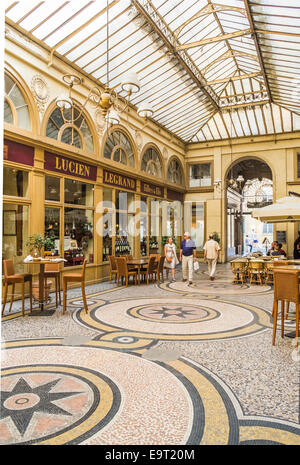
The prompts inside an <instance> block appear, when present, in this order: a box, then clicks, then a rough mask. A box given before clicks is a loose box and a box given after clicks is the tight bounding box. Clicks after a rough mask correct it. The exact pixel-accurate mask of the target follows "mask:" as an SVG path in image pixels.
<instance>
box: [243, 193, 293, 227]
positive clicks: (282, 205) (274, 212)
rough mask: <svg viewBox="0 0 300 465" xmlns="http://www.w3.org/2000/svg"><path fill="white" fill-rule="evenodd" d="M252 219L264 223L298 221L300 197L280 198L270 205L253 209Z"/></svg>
mask: <svg viewBox="0 0 300 465" xmlns="http://www.w3.org/2000/svg"><path fill="white" fill-rule="evenodd" d="M252 217H253V218H256V219H257V220H260V221H263V222H265V223H286V222H295V221H300V197H292V196H291V197H282V198H281V199H278V200H277V201H276V202H275V203H272V204H271V205H268V206H266V207H262V208H255V209H254V210H253V211H252Z"/></svg>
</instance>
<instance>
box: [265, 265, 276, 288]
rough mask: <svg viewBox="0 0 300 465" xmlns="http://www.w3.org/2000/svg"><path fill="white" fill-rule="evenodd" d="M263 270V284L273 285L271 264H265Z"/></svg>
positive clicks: (272, 267) (272, 266)
mask: <svg viewBox="0 0 300 465" xmlns="http://www.w3.org/2000/svg"><path fill="white" fill-rule="evenodd" d="M264 268H265V284H273V281H274V274H273V269H274V264H273V262H270V263H269V262H266V263H265V266H264Z"/></svg>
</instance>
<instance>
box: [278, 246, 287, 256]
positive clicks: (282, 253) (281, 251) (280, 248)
mask: <svg viewBox="0 0 300 465" xmlns="http://www.w3.org/2000/svg"><path fill="white" fill-rule="evenodd" d="M278 247H279V252H280V253H281V255H284V256H285V257H286V252H285V250H283V248H282V244H278Z"/></svg>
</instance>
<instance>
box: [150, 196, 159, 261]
mask: <svg viewBox="0 0 300 465" xmlns="http://www.w3.org/2000/svg"><path fill="white" fill-rule="evenodd" d="M161 225H162V216H161V208H160V201H159V200H156V199H150V236H149V253H161V252H162V231H161Z"/></svg>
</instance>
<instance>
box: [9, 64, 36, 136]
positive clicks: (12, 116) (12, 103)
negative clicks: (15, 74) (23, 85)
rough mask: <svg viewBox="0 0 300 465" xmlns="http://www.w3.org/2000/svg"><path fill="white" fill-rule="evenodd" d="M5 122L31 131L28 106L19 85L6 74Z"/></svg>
mask: <svg viewBox="0 0 300 465" xmlns="http://www.w3.org/2000/svg"><path fill="white" fill-rule="evenodd" d="M4 85H5V97H4V121H5V123H9V124H13V125H15V126H17V127H19V128H22V129H26V130H27V131H30V130H31V123H30V116H29V110H28V104H27V103H26V101H25V99H24V97H23V94H22V92H21V90H20V88H19V86H18V85H17V83H16V82H15V81H14V80H13V79H12V78H11V77H10V76H9V75H8V74H7V73H5V78H4Z"/></svg>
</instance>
